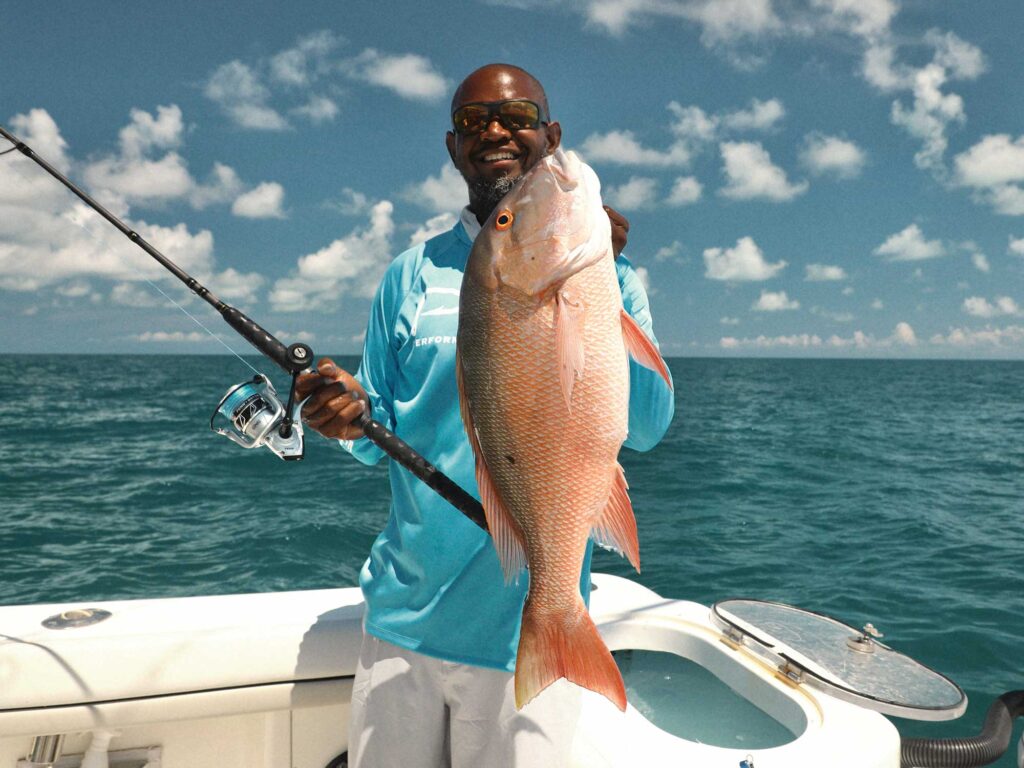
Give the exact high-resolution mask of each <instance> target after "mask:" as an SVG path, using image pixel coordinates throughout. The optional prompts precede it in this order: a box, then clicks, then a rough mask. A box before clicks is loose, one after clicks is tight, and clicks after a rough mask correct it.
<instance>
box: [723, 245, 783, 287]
mask: <svg viewBox="0 0 1024 768" xmlns="http://www.w3.org/2000/svg"><path fill="white" fill-rule="evenodd" d="M704 267H705V271H704V276H705V277H707V278H709V279H711V280H730V281H737V282H740V281H760V280H768V279H770V278H773V277H775V276H776V275H777V274H779V272H781V271H782V270H783V269H785V268H786V262H785V261H779V262H776V263H775V264H769V263H768V262H767V261H765V258H764V253H763V252H762V251H761V249H760V248H759V247H758V245H757V243H755V242H754V240H753V238H750V237H741V238H740V239H739V240H737V241H736V245H735V247H733V248H708V249H707V250H705V251H704Z"/></svg>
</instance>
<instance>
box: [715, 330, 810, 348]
mask: <svg viewBox="0 0 1024 768" xmlns="http://www.w3.org/2000/svg"><path fill="white" fill-rule="evenodd" d="M718 343H719V346H721V347H722V348H723V349H741V348H753V349H778V348H784V349H811V348H816V347H821V346H822V341H821V337H820V336H818V335H817V334H814V333H794V334H792V335H789V336H764V335H762V336H758V337H757V338H754V339H737V338H735V337H734V336H726V337H724V338H722V339H720V340H719V342H718Z"/></svg>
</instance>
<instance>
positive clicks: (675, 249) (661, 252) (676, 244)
mask: <svg viewBox="0 0 1024 768" xmlns="http://www.w3.org/2000/svg"><path fill="white" fill-rule="evenodd" d="M682 252H683V244H682V243H681V242H680V241H678V240H673V241H672V242H671V243H669V244H668V245H663V246H662V247H661V248H659V249H658V250H657V251H655V252H654V260H655V261H659V262H660V261H669V260H670V259H677V258H678V257H679V256H680V254H682Z"/></svg>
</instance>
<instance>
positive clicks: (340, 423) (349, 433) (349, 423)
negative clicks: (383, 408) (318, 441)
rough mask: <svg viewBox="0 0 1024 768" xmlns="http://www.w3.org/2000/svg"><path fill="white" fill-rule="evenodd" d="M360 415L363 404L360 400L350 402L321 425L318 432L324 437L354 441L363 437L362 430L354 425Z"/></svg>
mask: <svg viewBox="0 0 1024 768" xmlns="http://www.w3.org/2000/svg"><path fill="white" fill-rule="evenodd" d="M362 413H363V402H362V401H361V400H355V401H353V402H350V403H348V405H346V406H345V407H344V408H342V409H341V410H340V411H339V412H338V413H337V414H335V415H334V416H333V417H332V418H330V419H328V420H327V421H325V422H324V423H323V424H321V425H320V427H319V428H318V431H319V432H320V434H322V435H324V436H325V437H333V438H337V439H339V440H355V439H356V438H359V437H362V435H363V430H362V428H361V427H359V426H358V425H357V424H355V423H354V422H355V421H356V419H358V418H359V416H360V415H361V414H362Z"/></svg>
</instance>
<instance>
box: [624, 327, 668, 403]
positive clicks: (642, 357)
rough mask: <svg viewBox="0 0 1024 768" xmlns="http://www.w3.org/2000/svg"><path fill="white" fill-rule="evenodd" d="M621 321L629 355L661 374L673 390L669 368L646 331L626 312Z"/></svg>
mask: <svg viewBox="0 0 1024 768" xmlns="http://www.w3.org/2000/svg"><path fill="white" fill-rule="evenodd" d="M620 319H621V320H622V339H623V341H625V342H626V349H627V350H628V351H629V354H630V355H631V356H632V358H633V359H634V360H636V361H637V362H638V363H640V365H642V366H644V367H645V368H650V369H651V370H652V371H657V372H658V373H660V374H661V378H663V379H664V380H665V383H666V384H668V388H669V389H672V377H671V376H669V374H668V366H666V365H665V361H664V359H662V357H661V353H660V352H659V351H658V348H657V347H656V346H654V342H653V341H651V340H650V339H649V338H648V337H647V334H646V333H644V329H643V328H641V327H640V326H639V325H637V323H636V320H634V319H633V318H632V317H631V316H630V314H629V313H628V312H627V311H626V310H624V309H623V310H622V312H621V314H620Z"/></svg>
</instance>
